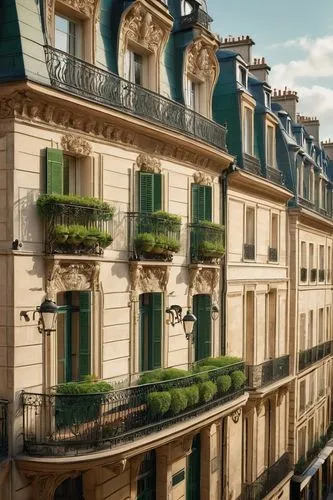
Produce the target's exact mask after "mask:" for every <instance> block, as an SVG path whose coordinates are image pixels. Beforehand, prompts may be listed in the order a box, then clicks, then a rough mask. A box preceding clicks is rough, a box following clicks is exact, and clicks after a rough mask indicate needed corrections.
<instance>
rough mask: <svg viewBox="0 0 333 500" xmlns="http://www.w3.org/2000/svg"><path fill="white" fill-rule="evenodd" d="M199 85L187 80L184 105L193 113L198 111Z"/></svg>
mask: <svg viewBox="0 0 333 500" xmlns="http://www.w3.org/2000/svg"><path fill="white" fill-rule="evenodd" d="M200 86H201V84H200V83H196V82H194V81H193V80H191V79H190V78H188V80H187V87H186V96H185V104H186V106H188V107H189V108H190V109H193V111H197V112H199V111H200Z"/></svg>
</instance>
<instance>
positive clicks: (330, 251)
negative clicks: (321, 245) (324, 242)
mask: <svg viewBox="0 0 333 500" xmlns="http://www.w3.org/2000/svg"><path fill="white" fill-rule="evenodd" d="M331 267H332V248H331V247H330V246H329V247H327V274H326V276H327V278H326V279H327V281H328V282H329V283H330V282H331Z"/></svg>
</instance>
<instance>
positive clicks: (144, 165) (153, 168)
mask: <svg viewBox="0 0 333 500" xmlns="http://www.w3.org/2000/svg"><path fill="white" fill-rule="evenodd" d="M136 164H137V167H138V168H139V169H140V170H141V172H151V173H152V174H160V173H161V170H162V169H161V162H160V160H159V159H157V158H154V157H153V156H150V155H149V154H147V153H141V154H139V156H138V157H137V159H136Z"/></svg>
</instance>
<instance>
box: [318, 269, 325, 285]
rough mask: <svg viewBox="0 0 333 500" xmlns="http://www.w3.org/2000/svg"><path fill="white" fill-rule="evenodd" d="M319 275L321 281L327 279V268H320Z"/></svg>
mask: <svg viewBox="0 0 333 500" xmlns="http://www.w3.org/2000/svg"><path fill="white" fill-rule="evenodd" d="M318 277H319V281H320V282H321V283H322V282H323V281H325V269H319V272H318Z"/></svg>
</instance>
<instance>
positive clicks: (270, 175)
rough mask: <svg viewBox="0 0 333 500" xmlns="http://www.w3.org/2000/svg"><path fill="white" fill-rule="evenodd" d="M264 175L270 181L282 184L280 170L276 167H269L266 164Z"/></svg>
mask: <svg viewBox="0 0 333 500" xmlns="http://www.w3.org/2000/svg"><path fill="white" fill-rule="evenodd" d="M266 175H267V179H269V180H270V181H272V182H275V184H283V175H282V172H280V170H278V169H277V168H273V167H270V166H268V165H266Z"/></svg>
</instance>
